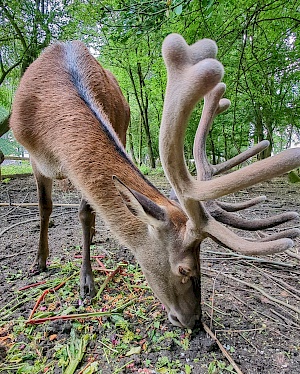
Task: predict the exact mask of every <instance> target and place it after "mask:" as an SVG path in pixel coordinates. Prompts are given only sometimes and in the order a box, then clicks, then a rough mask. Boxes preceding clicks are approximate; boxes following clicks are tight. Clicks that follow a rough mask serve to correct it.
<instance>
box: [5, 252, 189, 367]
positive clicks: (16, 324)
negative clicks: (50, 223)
mask: <svg viewBox="0 0 300 374" xmlns="http://www.w3.org/2000/svg"><path fill="white" fill-rule="evenodd" d="M66 251H68V250H66ZM101 261H102V262H103V263H104V266H105V267H106V269H109V270H110V272H108V275H107V274H105V273H104V272H103V271H100V269H99V266H98V265H97V263H95V262H94V267H95V268H97V270H95V271H94V275H95V281H96V284H97V288H98V290H99V289H101V286H102V285H104V284H106V287H105V288H104V289H103V291H102V293H101V294H100V295H99V298H97V297H95V298H94V299H93V300H92V301H91V302H90V303H82V302H81V301H80V296H79V268H80V262H81V260H80V259H74V261H67V260H66V261H65V262H64V261H62V260H61V259H54V260H53V261H52V263H51V264H50V265H49V266H48V268H49V272H48V273H50V275H48V274H47V273H42V274H40V275H37V276H35V277H34V278H33V279H31V280H30V279H28V284H31V283H35V282H36V284H35V286H34V287H31V288H28V289H26V290H18V289H15V291H14V293H15V297H14V298H13V299H12V300H11V301H10V302H9V303H8V304H7V305H3V306H1V308H0V332H1V337H2V338H4V342H5V344H6V349H7V355H6V357H5V359H4V361H3V362H2V363H1V364H0V373H1V374H2V373H7V374H13V373H17V374H18V373H25V374H26V373H28V374H29V373H30V374H35V373H44V372H46V373H49V374H50V373H54V372H57V370H61V372H62V373H63V374H73V373H75V372H76V373H78V369H79V368H80V369H81V371H79V372H80V373H82V374H92V373H102V370H101V369H102V368H103V367H104V366H105V365H106V366H107V367H109V368H110V370H111V372H112V373H121V372H123V369H125V368H126V367H128V368H130V370H132V371H133V372H137V370H138V369H137V368H136V367H135V357H136V356H140V357H141V360H142V362H145V364H144V369H142V370H141V371H140V372H141V373H148V372H149V371H150V370H152V371H153V370H155V372H157V373H162V374H163V373H182V372H183V373H187V374H188V373H191V370H190V369H189V365H187V364H186V363H185V362H183V361H180V360H179V359H176V360H174V361H171V360H170V359H168V358H165V359H164V360H163V359H161V360H159V361H157V362H152V361H151V360H149V359H147V358H148V352H153V351H155V352H158V351H165V350H169V349H170V346H172V344H175V345H176V346H178V347H179V349H180V350H182V351H185V350H187V349H188V347H189V340H190V337H191V332H184V331H183V330H181V329H177V328H173V327H170V326H168V325H166V323H165V322H166V313H165V311H164V310H163V309H162V307H161V305H160V303H158V302H157V300H156V299H155V298H154V296H153V294H152V292H151V290H150V288H149V286H148V285H147V283H146V281H145V278H144V275H143V274H142V272H141V270H140V268H139V266H138V265H132V264H127V263H118V262H117V261H116V260H114V258H113V256H112V257H110V258H104V259H102V260H101ZM117 268H119V269H121V270H120V271H118V272H117V273H116V274H115V276H114V277H113V278H112V279H110V281H109V282H107V279H108V277H109V274H111V270H116V269H117ZM25 274H26V269H25V270H20V271H19V272H18V273H17V274H13V275H12V276H11V277H9V278H8V279H7V282H8V283H11V284H12V287H14V286H13V285H14V284H15V282H16V281H18V282H19V280H20V279H22V278H23V277H25ZM25 279H26V278H25ZM43 280H44V281H46V282H45V283H44V284H38V282H40V281H43ZM62 281H65V283H64V284H63V285H62V286H61V287H60V288H58V287H57V286H58V285H60V284H61V283H62ZM55 287H56V288H57V289H56V291H55V292H48V293H47V294H46V296H45V298H44V300H43V301H42V302H41V303H40V304H39V306H38V308H37V310H36V312H35V313H34V315H33V317H32V318H33V319H41V318H43V319H46V321H45V322H44V323H41V324H28V323H26V320H27V318H28V310H29V311H30V310H32V308H33V305H35V303H36V301H37V300H38V299H39V297H40V295H41V294H42V293H43V292H44V291H45V290H48V289H51V290H53V289H54V288H55ZM22 310H23V311H24V310H26V313H25V314H24V312H22ZM74 314H76V315H80V317H78V318H74V319H69V320H62V321H61V322H59V323H60V324H61V325H62V326H69V329H70V332H69V334H62V333H61V332H62V331H61V330H63V327H59V328H58V329H56V330H54V331H53V326H55V324H56V323H57V322H58V321H53V320H50V321H49V318H52V319H53V317H55V318H56V316H59V317H60V316H62V315H64V316H65V315H74ZM20 315H23V317H22V316H20ZM61 325H60V326H61ZM141 326H143V327H142V328H141ZM5 337H7V339H5ZM171 343H172V344H171ZM135 370H136V371H135ZM104 372H106V371H104Z"/></svg>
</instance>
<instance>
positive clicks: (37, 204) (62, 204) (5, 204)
mask: <svg viewBox="0 0 300 374" xmlns="http://www.w3.org/2000/svg"><path fill="white" fill-rule="evenodd" d="M0 206H15V207H20V208H27V207H30V206H34V207H38V206H39V203H0ZM53 207H65V208H78V207H79V204H67V203H61V204H60V203H55V204H53Z"/></svg>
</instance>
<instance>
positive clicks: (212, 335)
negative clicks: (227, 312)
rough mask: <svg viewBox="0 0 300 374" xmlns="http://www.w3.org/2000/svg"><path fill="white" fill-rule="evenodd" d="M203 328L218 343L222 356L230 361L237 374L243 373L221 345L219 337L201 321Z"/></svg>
mask: <svg viewBox="0 0 300 374" xmlns="http://www.w3.org/2000/svg"><path fill="white" fill-rule="evenodd" d="M203 327H204V330H205V331H206V332H207V334H208V335H209V336H210V337H211V338H212V339H213V340H214V341H215V342H216V343H217V344H218V347H219V348H220V350H221V352H222V354H223V355H224V357H226V358H227V360H228V361H229V362H230V364H231V365H232V367H233V368H234V370H235V371H236V372H237V374H243V372H242V371H241V369H240V368H239V367H238V366H237V364H236V363H235V362H234V360H233V358H232V357H231V356H230V354H229V353H228V352H227V351H226V349H225V348H224V347H223V345H222V344H221V342H220V341H219V339H218V338H217V337H216V336H215V334H214V333H213V332H212V331H211V329H210V328H209V327H208V326H207V325H206V324H205V323H204V322H203Z"/></svg>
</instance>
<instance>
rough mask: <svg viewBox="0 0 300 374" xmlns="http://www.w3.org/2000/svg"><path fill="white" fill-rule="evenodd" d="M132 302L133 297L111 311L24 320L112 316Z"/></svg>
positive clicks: (31, 321)
mask: <svg viewBox="0 0 300 374" xmlns="http://www.w3.org/2000/svg"><path fill="white" fill-rule="evenodd" d="M133 303H134V299H133V300H130V301H129V302H128V303H126V304H124V305H122V307H118V308H115V309H113V310H111V311H104V312H91V313H80V314H67V315H62V316H52V317H45V318H36V319H30V318H29V319H28V320H27V321H25V324H29V325H38V324H41V323H44V322H50V321H57V320H72V319H82V318H91V317H105V316H112V315H115V314H120V313H121V312H122V311H123V310H124V309H125V308H127V307H128V306H130V305H132V304H133Z"/></svg>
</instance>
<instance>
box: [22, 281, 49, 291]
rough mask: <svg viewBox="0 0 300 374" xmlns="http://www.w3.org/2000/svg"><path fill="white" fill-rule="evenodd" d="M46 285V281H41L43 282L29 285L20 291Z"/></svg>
mask: <svg viewBox="0 0 300 374" xmlns="http://www.w3.org/2000/svg"><path fill="white" fill-rule="evenodd" d="M45 283H46V281H41V282H37V283H33V284H28V285H27V286H24V287H21V288H19V291H24V290H27V289H28V288H33V287H37V286H40V285H41V284H45Z"/></svg>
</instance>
